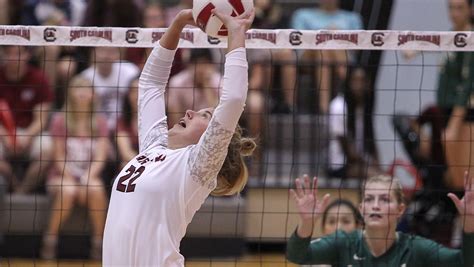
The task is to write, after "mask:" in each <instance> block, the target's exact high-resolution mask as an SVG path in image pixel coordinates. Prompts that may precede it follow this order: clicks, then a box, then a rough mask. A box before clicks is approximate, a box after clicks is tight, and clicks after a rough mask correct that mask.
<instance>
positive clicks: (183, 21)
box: [175, 9, 196, 27]
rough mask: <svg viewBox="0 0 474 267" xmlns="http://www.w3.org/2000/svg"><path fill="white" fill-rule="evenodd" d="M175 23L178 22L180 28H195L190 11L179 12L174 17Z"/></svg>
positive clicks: (191, 11)
mask: <svg viewBox="0 0 474 267" xmlns="http://www.w3.org/2000/svg"><path fill="white" fill-rule="evenodd" d="M175 21H176V22H178V23H179V24H180V25H181V26H182V27H185V26H186V25H192V26H196V22H195V21H194V18H193V10H192V9H183V10H181V11H180V12H179V13H178V15H177V16H176V18H175Z"/></svg>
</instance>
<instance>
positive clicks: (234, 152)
mask: <svg viewBox="0 0 474 267" xmlns="http://www.w3.org/2000/svg"><path fill="white" fill-rule="evenodd" d="M256 147H257V144H256V143H255V140H254V139H252V138H248V137H242V128H240V126H238V125H237V128H236V129H235V132H234V135H233V136H232V139H231V141H230V144H229V147H228V152H227V156H226V158H225V161H224V164H223V165H222V168H221V170H220V171H219V174H218V175H217V186H216V188H215V189H214V190H213V191H212V192H211V195H213V196H230V195H234V194H238V193H240V192H241V191H242V190H243V189H244V187H245V185H246V184H247V181H248V177H249V174H248V169H247V166H246V164H245V161H244V157H249V156H251V155H252V153H253V151H254V150H255V148H256Z"/></svg>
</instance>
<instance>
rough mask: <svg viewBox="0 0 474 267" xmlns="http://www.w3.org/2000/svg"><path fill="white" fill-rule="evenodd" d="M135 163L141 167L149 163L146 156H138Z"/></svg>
mask: <svg viewBox="0 0 474 267" xmlns="http://www.w3.org/2000/svg"><path fill="white" fill-rule="evenodd" d="M137 161H138V163H140V164H141V165H143V164H145V163H147V162H149V161H150V159H149V158H147V157H146V156H139V157H138V158H137Z"/></svg>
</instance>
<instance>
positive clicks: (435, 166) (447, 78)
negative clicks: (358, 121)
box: [393, 0, 474, 247]
mask: <svg viewBox="0 0 474 267" xmlns="http://www.w3.org/2000/svg"><path fill="white" fill-rule="evenodd" d="M446 3H447V4H448V8H449V17H450V20H451V23H452V30H453V31H472V30H473V25H472V2H471V1H470V0H446ZM444 56H445V58H444V59H443V62H442V64H441V69H440V73H439V80H438V88H437V103H436V105H434V106H431V107H429V108H427V109H425V110H424V111H423V112H422V113H421V114H420V116H418V117H416V118H413V119H412V118H410V117H409V116H407V115H404V114H397V115H395V116H394V118H393V123H394V126H395V130H396V131H397V133H398V134H399V135H400V137H401V138H402V140H403V145H404V147H405V149H406V151H407V153H408V155H409V157H410V159H411V161H412V163H413V164H414V165H415V166H416V167H417V168H418V169H419V170H420V171H419V173H420V174H421V175H422V178H423V185H424V189H425V190H422V191H421V192H419V194H417V195H415V201H414V204H416V209H415V210H416V211H417V212H416V213H415V214H414V215H415V216H411V218H413V219H412V220H413V221H414V222H413V223H414V224H413V225H414V231H415V232H416V233H418V234H421V235H424V236H428V237H430V238H434V239H436V240H439V241H440V242H444V243H446V244H449V245H450V246H451V247H459V246H460V242H461V239H460V238H459V236H460V235H461V233H462V222H461V221H460V218H459V217H457V218H456V216H457V213H456V209H455V207H454V205H452V204H451V203H450V201H449V200H448V199H447V198H446V197H445V193H446V192H447V191H448V190H452V189H454V190H461V189H462V188H463V187H464V180H463V179H462V175H463V172H464V170H466V169H468V170H470V172H472V166H474V159H473V157H472V153H473V151H474V145H473V142H472V140H473V138H474V133H473V132H472V127H473V125H474V124H473V122H474V102H472V100H473V97H474V91H473V87H472V81H473V79H474V53H472V52H456V53H444ZM408 59H409V58H408ZM426 125H429V126H431V131H430V132H429V133H428V132H427V131H424V130H423V128H425V126H426ZM440 226H447V227H450V226H452V229H451V231H449V230H448V231H438V228H437V227H440ZM444 228H445V229H446V227H444ZM447 240H450V241H447Z"/></svg>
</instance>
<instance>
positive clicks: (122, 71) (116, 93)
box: [81, 47, 139, 133]
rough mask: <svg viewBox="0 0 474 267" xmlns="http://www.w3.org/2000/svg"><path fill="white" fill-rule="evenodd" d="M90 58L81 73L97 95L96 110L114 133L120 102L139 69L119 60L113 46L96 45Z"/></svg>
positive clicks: (118, 53)
mask: <svg viewBox="0 0 474 267" xmlns="http://www.w3.org/2000/svg"><path fill="white" fill-rule="evenodd" d="M91 58H92V62H93V64H92V65H91V66H90V67H89V68H87V69H86V70H84V71H83V72H82V73H81V75H83V77H85V78H86V79H88V80H89V81H91V82H92V85H93V86H94V93H95V94H96V95H97V97H98V109H97V111H98V112H101V113H102V114H104V115H105V117H106V118H107V125H108V129H109V131H112V132H114V133H115V132H116V124H117V118H118V117H119V114H120V113H121V111H122V105H121V103H122V101H123V98H124V96H125V94H126V93H127V90H128V88H129V85H130V82H131V81H132V80H133V79H135V77H137V76H138V74H139V69H138V68H137V66H135V65H134V64H133V63H130V62H121V61H120V51H119V48H115V47H97V48H95V49H94V50H92V53H91Z"/></svg>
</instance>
